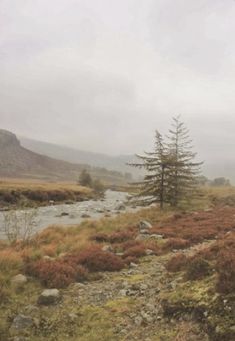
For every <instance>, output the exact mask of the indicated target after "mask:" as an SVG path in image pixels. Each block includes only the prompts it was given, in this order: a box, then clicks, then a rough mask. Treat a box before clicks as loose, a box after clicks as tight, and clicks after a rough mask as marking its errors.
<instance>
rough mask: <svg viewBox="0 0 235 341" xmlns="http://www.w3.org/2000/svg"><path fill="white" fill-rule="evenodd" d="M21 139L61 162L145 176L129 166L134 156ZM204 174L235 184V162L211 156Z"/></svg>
mask: <svg viewBox="0 0 235 341" xmlns="http://www.w3.org/2000/svg"><path fill="white" fill-rule="evenodd" d="M19 139H20V141H21V144H22V145H23V146H24V147H25V148H28V149H30V150H32V151H34V152H36V153H40V154H44V155H47V156H50V157H53V158H56V159H59V160H64V161H68V162H72V163H79V164H89V165H91V166H93V167H104V168H106V169H108V170H114V171H118V172H122V173H131V174H132V176H133V177H134V179H138V178H139V177H140V176H141V175H143V174H144V172H141V171H139V169H136V168H133V167H130V166H128V165H127V163H128V162H131V161H136V158H135V156H134V155H120V156H111V155H106V154H101V153H93V152H87V151H82V150H79V149H74V148H70V147H65V146H60V145H57V144H52V143H47V142H42V141H36V140H33V139H28V138H24V137H19ZM202 173H203V174H204V175H205V176H207V177H208V178H209V179H214V178H216V177H221V176H222V177H226V178H229V179H230V180H231V183H233V184H235V162H233V160H232V158H231V160H230V159H229V160H228V159H227V160H224V161H221V160H220V161H219V160H218V159H216V158H215V157H212V156H210V155H209V156H208V159H206V160H205V163H204V165H203V167H202ZM127 178H128V177H127ZM128 181H129V180H128Z"/></svg>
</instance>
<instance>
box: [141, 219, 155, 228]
mask: <svg viewBox="0 0 235 341" xmlns="http://www.w3.org/2000/svg"><path fill="white" fill-rule="evenodd" d="M152 227H153V226H152V224H151V223H149V222H148V221H146V220H142V221H140V223H139V229H140V230H146V229H151V228H152Z"/></svg>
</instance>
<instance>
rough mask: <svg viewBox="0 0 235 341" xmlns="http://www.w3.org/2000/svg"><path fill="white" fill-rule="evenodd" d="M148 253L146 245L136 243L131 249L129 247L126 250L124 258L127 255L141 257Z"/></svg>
mask: <svg viewBox="0 0 235 341" xmlns="http://www.w3.org/2000/svg"><path fill="white" fill-rule="evenodd" d="M145 255H146V247H145V245H142V244H140V245H136V246H132V247H130V248H129V249H127V250H126V251H125V252H124V256H123V257H124V258H127V257H135V258H140V257H143V256H145Z"/></svg>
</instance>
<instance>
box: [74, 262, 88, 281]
mask: <svg viewBox="0 0 235 341" xmlns="http://www.w3.org/2000/svg"><path fill="white" fill-rule="evenodd" d="M75 269H76V278H75V279H76V282H84V281H86V280H87V278H88V270H87V269H86V268H85V267H84V266H82V265H77V266H76V268H75Z"/></svg>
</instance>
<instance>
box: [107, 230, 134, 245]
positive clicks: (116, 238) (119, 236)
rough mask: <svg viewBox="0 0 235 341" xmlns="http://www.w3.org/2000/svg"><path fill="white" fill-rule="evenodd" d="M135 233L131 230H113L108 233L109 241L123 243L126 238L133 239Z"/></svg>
mask: <svg viewBox="0 0 235 341" xmlns="http://www.w3.org/2000/svg"><path fill="white" fill-rule="evenodd" d="M134 236H135V233H134V232H133V231H119V232H114V233H112V234H110V235H109V242H110V243H123V242H125V241H127V240H131V239H133V238H134Z"/></svg>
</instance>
